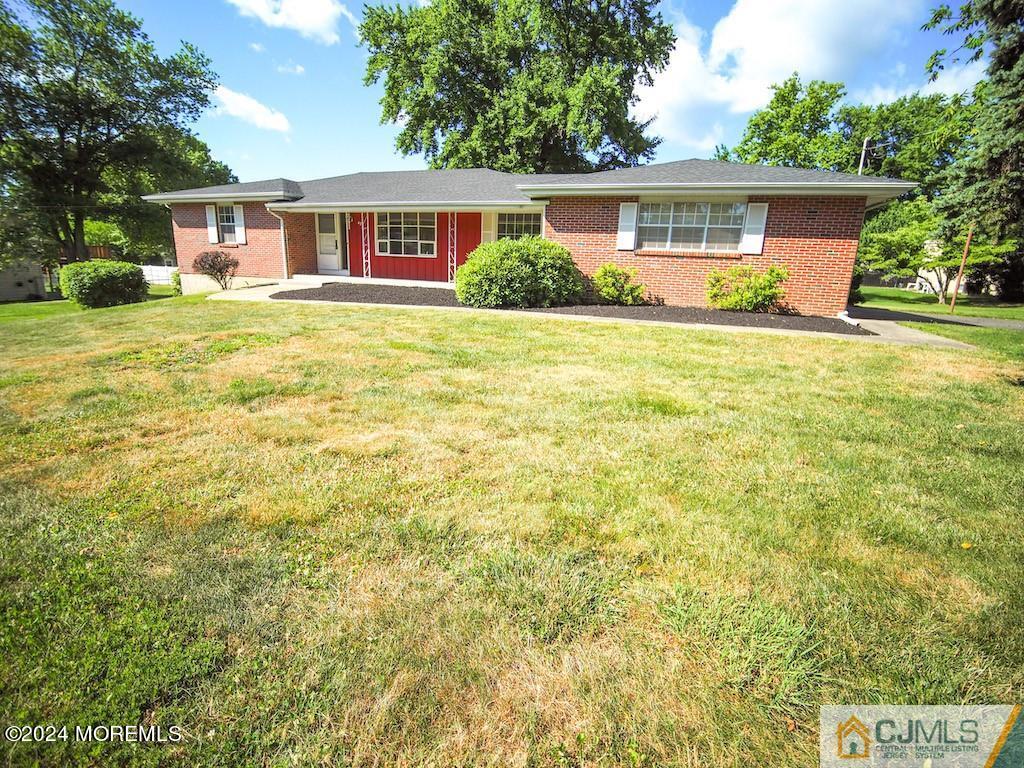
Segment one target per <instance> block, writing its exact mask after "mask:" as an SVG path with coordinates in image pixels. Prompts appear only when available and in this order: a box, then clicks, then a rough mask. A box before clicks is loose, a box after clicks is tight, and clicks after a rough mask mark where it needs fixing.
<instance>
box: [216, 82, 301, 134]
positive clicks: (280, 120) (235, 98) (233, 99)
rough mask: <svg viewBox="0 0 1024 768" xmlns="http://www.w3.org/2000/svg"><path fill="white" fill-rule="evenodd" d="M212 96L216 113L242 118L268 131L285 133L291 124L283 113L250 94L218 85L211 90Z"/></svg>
mask: <svg viewBox="0 0 1024 768" xmlns="http://www.w3.org/2000/svg"><path fill="white" fill-rule="evenodd" d="M213 98H214V101H216V102H217V108H216V114H218V115H230V116H231V117H237V118H238V119H239V120H244V121H245V122H247V123H250V124H251V125H255V126H256V127H257V128H264V129H266V130H268V131H280V132H282V133H287V132H288V131H290V130H291V124H290V123H289V122H288V118H287V117H285V116H284V113H282V112H278V111H277V110H276V109H271V108H270V107H268V106H266V105H265V104H261V103H260V102H258V101H256V99H254V98H253V97H252V96H248V95H246V94H244V93H239V92H238V91H233V90H231V89H230V88H227V87H226V86H223V85H218V86H217V88H216V89H215V90H214V92H213Z"/></svg>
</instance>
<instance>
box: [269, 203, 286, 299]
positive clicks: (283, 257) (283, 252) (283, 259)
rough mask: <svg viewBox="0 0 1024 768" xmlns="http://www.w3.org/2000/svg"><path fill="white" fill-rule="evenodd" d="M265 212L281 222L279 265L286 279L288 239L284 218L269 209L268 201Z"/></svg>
mask: <svg viewBox="0 0 1024 768" xmlns="http://www.w3.org/2000/svg"><path fill="white" fill-rule="evenodd" d="M267 213H269V214H270V215H271V216H273V217H274V218H275V219H277V220H278V221H279V222H281V267H282V268H283V271H282V273H281V274H282V275H284V279H285V280H287V279H288V241H287V238H285V236H284V219H282V218H281V217H280V216H278V215H277V214H276V213H274V212H273V211H272V210H270V203H267Z"/></svg>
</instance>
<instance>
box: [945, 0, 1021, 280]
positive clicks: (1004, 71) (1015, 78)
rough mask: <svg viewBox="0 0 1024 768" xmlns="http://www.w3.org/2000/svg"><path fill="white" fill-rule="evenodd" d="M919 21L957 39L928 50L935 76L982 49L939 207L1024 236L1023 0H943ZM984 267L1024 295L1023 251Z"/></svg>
mask: <svg viewBox="0 0 1024 768" xmlns="http://www.w3.org/2000/svg"><path fill="white" fill-rule="evenodd" d="M925 26H926V28H930V29H940V30H941V31H942V32H943V33H944V34H946V35H948V36H950V37H952V38H954V39H958V40H959V45H958V46H957V47H956V48H954V49H953V50H952V51H950V50H948V49H946V48H943V49H940V50H938V51H936V52H935V53H934V54H933V56H932V57H931V59H930V60H929V62H928V69H929V72H930V74H931V76H932V77H933V78H934V77H937V76H938V74H939V72H940V71H941V70H942V69H943V67H944V66H945V65H946V64H949V63H955V62H962V61H977V60H979V59H981V58H982V57H983V56H985V55H987V56H988V66H987V68H986V73H987V75H988V80H987V82H985V83H984V84H983V85H982V87H981V88H979V89H978V92H977V102H978V109H977V116H976V120H975V121H974V126H973V131H972V136H971V139H970V142H969V143H968V145H967V147H966V151H965V153H964V157H963V158H962V160H960V161H959V162H957V163H956V164H955V165H954V166H953V167H952V168H951V169H950V173H949V175H948V179H947V186H946V189H945V190H944V193H943V195H942V197H941V199H940V200H939V207H940V210H941V211H942V213H943V214H944V215H945V216H946V217H947V218H948V219H949V221H950V222H952V223H953V225H954V226H956V227H957V228H959V229H965V228H966V227H967V226H968V225H969V222H971V221H977V223H978V226H979V227H981V229H982V231H985V232H988V233H990V234H992V235H994V236H996V237H999V238H1002V239H1009V238H1016V239H1017V241H1018V242H1020V243H1024V0H965V2H963V3H961V4H960V5H959V6H958V7H957V8H956V10H955V11H954V10H952V9H951V8H950V6H949V5H948V4H945V3H944V4H942V5H940V6H939V7H938V8H936V9H935V10H934V11H933V13H932V18H931V19H930V21H929V22H928V24H926V25H925ZM989 274H990V276H991V277H992V278H993V280H994V281H995V282H996V284H997V286H998V287H999V290H1000V292H1001V294H1002V295H1003V296H1004V297H1005V298H1013V299H1019V298H1022V297H1024V251H1020V250H1018V251H1017V252H1016V253H1009V254H1006V255H1005V256H1004V258H1003V259H1002V260H1001V262H1000V263H999V265H998V266H997V267H996V268H995V269H991V270H989Z"/></svg>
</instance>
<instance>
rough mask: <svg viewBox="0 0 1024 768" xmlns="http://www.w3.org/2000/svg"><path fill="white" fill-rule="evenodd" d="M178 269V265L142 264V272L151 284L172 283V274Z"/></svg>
mask: <svg viewBox="0 0 1024 768" xmlns="http://www.w3.org/2000/svg"><path fill="white" fill-rule="evenodd" d="M177 271H178V268H177V267H158V266H154V265H152V264H143V265H142V274H144V275H145V276H146V280H148V281H149V284H150V285H170V284H171V275H173V274H174V273H175V272H177Z"/></svg>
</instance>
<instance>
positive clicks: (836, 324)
mask: <svg viewBox="0 0 1024 768" xmlns="http://www.w3.org/2000/svg"><path fill="white" fill-rule="evenodd" d="M270 298H272V299H300V300H306V301H338V302H348V303H362V304H395V305H404V306H424V307H459V306H462V305H461V304H459V301H458V299H456V298H455V291H452V290H448V289H446V288H426V287H424V288H419V287H413V286H404V285H358V284H353V283H326V284H325V285H323V286H321V287H318V288H303V289H300V290H295V291H281V292H280V293H275V294H273V295H271V297H270ZM527 311H529V312H538V313H548V314H560V315H580V316H591V317H617V318H623V319H627V320H658V321H660V322H664V323H707V324H710V325H742V326H747V327H751V328H782V329H788V330H794V331H814V332H817V333H843V334H847V335H851V336H872V335H874V334H872V333H871V332H870V331H866V330H864V329H863V328H859V327H856V326H852V325H850V324H849V323H845V322H843V321H842V320H840V319H838V318H835V317H806V316H803V315H774V314H766V313H762V312H724V311H722V310H718V309H703V308H701V307H669V306H661V305H644V306H639V307H616V306H608V305H605V304H577V305H573V306H570V307H548V308H545V309H530V310H527Z"/></svg>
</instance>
